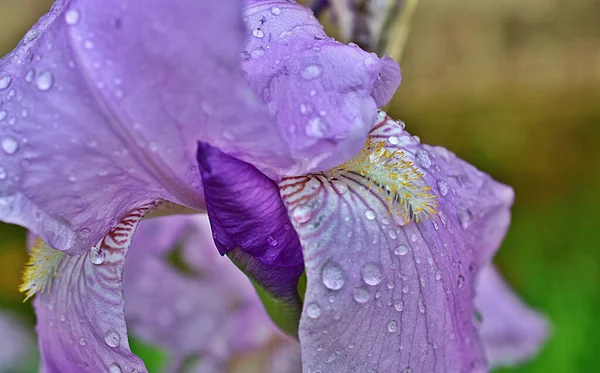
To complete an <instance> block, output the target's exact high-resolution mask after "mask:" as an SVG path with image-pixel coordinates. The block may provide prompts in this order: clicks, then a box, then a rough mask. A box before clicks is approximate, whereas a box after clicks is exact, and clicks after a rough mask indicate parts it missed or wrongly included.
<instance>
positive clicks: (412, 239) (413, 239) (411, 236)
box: [410, 233, 417, 242]
mask: <svg viewBox="0 0 600 373" xmlns="http://www.w3.org/2000/svg"><path fill="white" fill-rule="evenodd" d="M410 240H411V241H412V242H417V235H416V234H414V233H413V234H411V235H410Z"/></svg>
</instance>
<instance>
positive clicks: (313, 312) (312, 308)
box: [306, 303, 321, 319]
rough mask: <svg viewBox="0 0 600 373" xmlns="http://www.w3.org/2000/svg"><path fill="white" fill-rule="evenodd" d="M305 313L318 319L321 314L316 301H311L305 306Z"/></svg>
mask: <svg viewBox="0 0 600 373" xmlns="http://www.w3.org/2000/svg"><path fill="white" fill-rule="evenodd" d="M306 314H307V315H308V317H310V318H311V319H318V318H319V317H320V316H321V307H320V306H319V305H318V304H317V303H311V304H309V305H308V306H306Z"/></svg>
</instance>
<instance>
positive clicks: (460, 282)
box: [458, 275, 465, 289]
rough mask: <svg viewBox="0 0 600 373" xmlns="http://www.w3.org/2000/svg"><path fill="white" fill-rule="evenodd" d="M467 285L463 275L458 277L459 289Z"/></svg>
mask: <svg viewBox="0 0 600 373" xmlns="http://www.w3.org/2000/svg"><path fill="white" fill-rule="evenodd" d="M464 283H465V276H463V275H458V288H459V289H460V288H462V287H463V284H464Z"/></svg>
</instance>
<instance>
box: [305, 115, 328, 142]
mask: <svg viewBox="0 0 600 373" xmlns="http://www.w3.org/2000/svg"><path fill="white" fill-rule="evenodd" d="M304 131H305V132H306V134H307V135H308V136H311V137H315V138H322V137H323V136H325V133H326V132H327V125H326V124H325V122H323V121H322V120H321V118H319V117H314V118H312V119H311V120H309V121H308V124H307V125H306V128H305V130H304Z"/></svg>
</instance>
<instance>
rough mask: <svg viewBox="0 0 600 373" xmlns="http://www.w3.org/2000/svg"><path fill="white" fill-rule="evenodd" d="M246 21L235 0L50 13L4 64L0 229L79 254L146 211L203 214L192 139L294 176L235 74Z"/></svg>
mask: <svg viewBox="0 0 600 373" xmlns="http://www.w3.org/2000/svg"><path fill="white" fill-rule="evenodd" d="M241 13H242V6H241V2H240V1H235V0H225V1H223V0H203V1H191V0H185V1H179V2H177V4H172V3H171V2H168V1H162V0H151V1H127V2H122V1H117V0H108V1H77V0H72V1H57V2H56V4H55V5H54V7H53V8H52V10H51V11H50V12H49V13H48V14H47V15H46V16H44V17H43V18H42V19H41V20H40V21H39V22H38V24H37V25H36V26H34V28H33V29H31V30H30V31H29V32H28V33H27V35H26V37H25V38H24V39H23V41H22V42H21V43H20V44H19V46H18V47H17V48H16V50H15V51H14V52H12V53H11V54H10V55H8V56H6V57H4V58H3V59H2V60H1V61H0V167H1V171H2V172H1V173H0V174H1V175H2V177H1V179H0V219H1V220H3V221H6V222H12V223H17V224H20V225H23V226H26V227H28V228H30V229H31V230H32V231H33V232H34V233H35V234H36V235H38V236H40V237H41V238H42V239H44V240H45V241H46V242H48V243H49V244H50V245H51V246H52V247H55V248H57V249H60V250H69V251H70V252H72V253H76V254H82V253H83V252H84V250H87V249H88V248H89V247H90V246H92V245H93V244H94V243H96V242H97V241H98V240H99V239H100V238H101V237H102V236H104V234H106V233H107V231H108V228H109V226H110V225H111V222H113V221H115V220H118V219H120V218H121V217H122V216H123V215H124V214H125V213H126V212H127V211H129V210H131V209H132V208H135V207H137V206H139V205H141V204H142V203H144V202H146V201H149V200H155V199H157V198H159V197H161V198H163V199H166V200H169V201H172V202H175V203H177V204H180V205H184V206H188V207H192V208H195V209H203V208H204V203H203V198H202V193H201V187H200V180H199V178H198V174H197V170H196V162H195V151H196V141H197V140H200V139H202V140H204V141H210V142H211V143H213V144H215V145H217V146H219V147H220V148H221V149H224V150H225V151H227V152H229V153H230V154H234V155H236V156H243V157H244V158H245V159H250V160H252V162H253V163H254V164H258V165H262V166H264V167H265V168H281V167H283V168H287V167H289V166H290V165H291V159H290V158H289V156H288V149H287V146H286V145H285V143H284V142H283V140H282V139H281V138H280V136H279V134H278V130H277V129H276V128H275V127H274V126H273V125H272V120H271V119H270V118H269V116H268V113H267V112H266V110H264V109H263V108H262V105H260V102H259V101H258V100H257V99H256V98H255V97H254V95H253V93H252V92H251V91H250V90H249V89H248V87H247V85H246V83H245V81H244V78H243V75H242V72H241V69H240V66H239V53H240V51H241V48H242V43H243V37H244V31H243V29H244V27H243V23H242V15H241ZM234 140H235V141H234Z"/></svg>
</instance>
